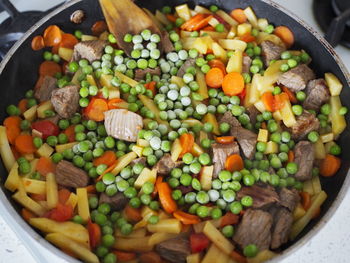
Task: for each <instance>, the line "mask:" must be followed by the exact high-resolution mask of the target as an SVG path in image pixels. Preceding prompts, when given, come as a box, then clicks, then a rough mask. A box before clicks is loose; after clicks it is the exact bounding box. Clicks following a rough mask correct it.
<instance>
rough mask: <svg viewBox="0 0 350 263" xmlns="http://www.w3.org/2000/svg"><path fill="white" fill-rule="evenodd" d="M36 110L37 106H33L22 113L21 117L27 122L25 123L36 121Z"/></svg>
mask: <svg viewBox="0 0 350 263" xmlns="http://www.w3.org/2000/svg"><path fill="white" fill-rule="evenodd" d="M37 109H38V105H34V106H32V107H31V108H29V109H28V110H26V111H25V112H24V113H23V117H24V118H25V119H26V120H27V121H30V122H32V121H34V120H35V119H36V110H37Z"/></svg>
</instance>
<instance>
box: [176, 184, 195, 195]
mask: <svg viewBox="0 0 350 263" xmlns="http://www.w3.org/2000/svg"><path fill="white" fill-rule="evenodd" d="M176 189H178V190H180V191H181V193H182V194H183V195H185V194H187V193H189V192H192V191H193V187H192V186H191V185H189V186H184V185H179V186H178V187H176Z"/></svg>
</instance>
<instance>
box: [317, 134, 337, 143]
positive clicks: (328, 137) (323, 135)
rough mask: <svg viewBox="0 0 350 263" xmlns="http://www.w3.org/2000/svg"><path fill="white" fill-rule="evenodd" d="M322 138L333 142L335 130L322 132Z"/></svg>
mask: <svg viewBox="0 0 350 263" xmlns="http://www.w3.org/2000/svg"><path fill="white" fill-rule="evenodd" d="M320 138H321V141H322V142H323V143H327V142H331V141H333V140H334V134H333V132H330V133H326V134H322V135H321V136H320Z"/></svg>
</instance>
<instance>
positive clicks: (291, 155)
mask: <svg viewBox="0 0 350 263" xmlns="http://www.w3.org/2000/svg"><path fill="white" fill-rule="evenodd" d="M288 162H289V163H291V162H294V152H293V151H292V150H290V151H289V152H288Z"/></svg>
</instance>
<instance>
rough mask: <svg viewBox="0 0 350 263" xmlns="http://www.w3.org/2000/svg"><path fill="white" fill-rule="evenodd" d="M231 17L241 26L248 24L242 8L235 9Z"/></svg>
mask: <svg viewBox="0 0 350 263" xmlns="http://www.w3.org/2000/svg"><path fill="white" fill-rule="evenodd" d="M230 15H231V17H232V18H233V19H234V20H236V21H237V22H238V23H240V24H242V23H245V22H247V16H246V15H245V13H244V11H243V9H241V8H237V9H233V10H232V11H231V14H230Z"/></svg>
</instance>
